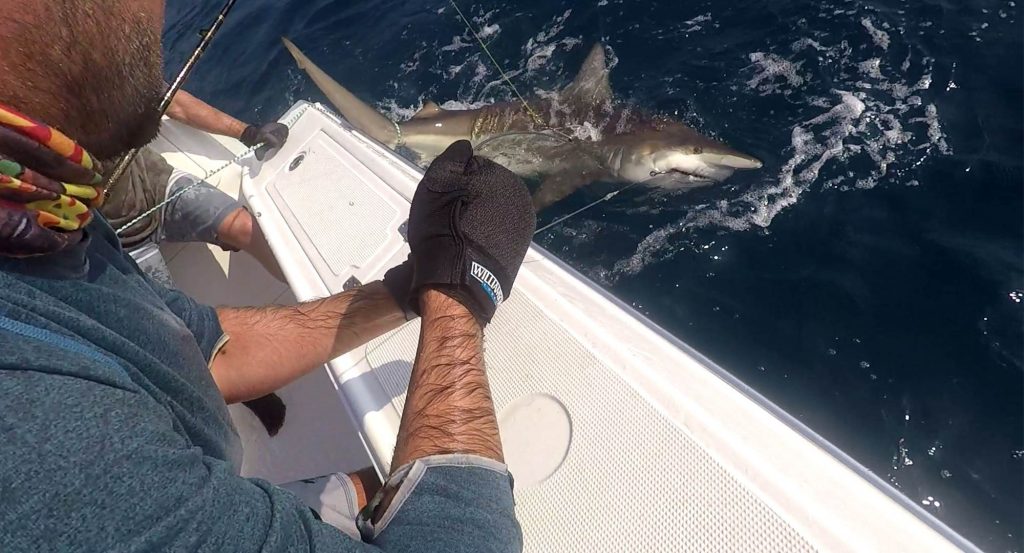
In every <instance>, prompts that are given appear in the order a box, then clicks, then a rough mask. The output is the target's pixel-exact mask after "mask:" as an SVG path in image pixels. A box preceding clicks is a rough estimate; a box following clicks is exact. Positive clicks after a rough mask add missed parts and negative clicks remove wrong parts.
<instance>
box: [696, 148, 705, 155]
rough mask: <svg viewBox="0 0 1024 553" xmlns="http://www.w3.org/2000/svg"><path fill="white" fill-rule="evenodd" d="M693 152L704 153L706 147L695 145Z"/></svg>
mask: <svg viewBox="0 0 1024 553" xmlns="http://www.w3.org/2000/svg"><path fill="white" fill-rule="evenodd" d="M693 153H695V154H697V155H700V154H703V153H704V148H701V147H700V146H694V148H693Z"/></svg>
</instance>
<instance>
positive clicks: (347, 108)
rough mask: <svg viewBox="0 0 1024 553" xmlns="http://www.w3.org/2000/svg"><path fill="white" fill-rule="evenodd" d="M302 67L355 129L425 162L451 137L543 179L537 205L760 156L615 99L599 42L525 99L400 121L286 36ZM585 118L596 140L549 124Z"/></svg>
mask: <svg viewBox="0 0 1024 553" xmlns="http://www.w3.org/2000/svg"><path fill="white" fill-rule="evenodd" d="M282 40H283V41H284V44H285V47H286V48H287V49H288V51H289V52H291V54H292V56H294V57H295V60H296V62H297V63H298V65H299V67H300V68H301V69H303V70H305V71H306V73H307V74H308V75H309V76H310V78H312V80H313V82H314V83H316V85H317V86H318V87H319V88H320V90H321V91H322V92H323V93H324V94H325V95H326V96H327V98H328V99H329V100H330V101H331V103H332V104H333V105H334V106H335V108H337V109H338V111H339V112H340V113H341V115H342V116H344V117H345V119H347V120H348V121H349V122H350V123H351V124H352V125H353V126H354V127H356V128H357V129H359V130H360V131H361V132H363V133H365V134H367V135H369V136H370V137H372V138H374V139H376V140H377V141H379V142H381V143H382V144H384V145H386V146H388V147H390V148H392V149H394V148H397V147H399V146H405V147H407V148H409V149H410V150H412V151H413V152H415V153H416V154H417V155H418V156H419V157H420V160H421V162H423V163H428V162H429V161H431V160H433V159H434V158H435V157H436V156H437V155H439V154H440V153H441V152H443V151H444V150H445V149H446V148H447V147H448V146H449V145H451V144H452V143H453V142H455V141H457V140H469V141H470V142H471V143H472V144H473V146H474V148H475V150H476V151H477V153H478V154H480V155H483V156H486V157H489V158H492V159H494V160H495V161H497V162H499V163H501V164H503V165H505V166H506V167H508V168H509V169H511V170H512V171H514V172H516V173H517V174H519V175H521V176H524V177H532V178H539V179H540V180H541V186H540V188H539V189H538V190H537V192H536V193H535V194H534V205H535V206H536V207H537V208H538V209H542V208H544V207H547V206H549V205H551V204H553V203H555V202H557V201H558V200H560V199H562V198H564V197H566V196H568V195H569V194H571V193H572V192H574V191H575V190H577V189H578V188H580V187H582V186H585V185H587V184H589V183H591V182H595V181H617V182H625V183H645V184H651V185H656V186H662V187H668V188H694V187H698V186H706V185H709V184H714V183H717V182H721V181H723V180H725V179H726V178H728V177H729V176H731V175H732V174H733V172H734V171H736V170H738V169H758V168H760V167H761V162H760V161H759V160H758V159H756V158H754V157H752V156H749V155H747V154H743V153H740V152H738V151H736V150H733V149H732V148H730V147H729V146H727V145H726V144H724V143H722V142H719V141H717V140H715V139H712V138H709V137H707V136H704V135H702V134H701V133H699V132H697V131H696V130H694V129H692V128H690V127H688V126H686V125H685V124H683V123H682V122H680V121H676V120H673V119H669V118H665V117H658V116H650V115H647V114H645V113H643V112H642V111H641V110H638V109H636V108H634V107H632V106H629V105H621V104H619V105H617V104H615V103H614V102H613V97H612V90H611V85H610V82H609V71H608V66H607V62H606V59H605V50H604V46H603V45H601V44H596V45H595V46H594V47H593V49H592V50H591V51H590V53H589V55H588V56H587V59H586V61H584V63H583V67H582V68H581V69H580V71H579V73H578V74H577V76H576V78H575V79H574V80H573V82H572V84H570V85H569V86H567V87H566V88H564V89H563V90H562V91H561V92H560V93H559V94H557V95H554V96H552V97H550V98H532V99H529V100H527V102H526V103H527V105H528V106H529V107H528V108H527V106H524V105H523V103H519V102H497V103H494V104H491V105H487V106H484V107H481V108H478V109H467V110H446V109H442V108H441V107H439V106H438V105H437V104H435V103H434V102H427V103H426V104H425V105H424V106H423V108H422V109H421V110H420V111H419V112H418V113H417V114H416V115H415V116H413V118H412V119H410V120H408V121H404V122H400V123H396V122H393V121H391V120H390V119H388V118H386V117H385V116H383V115H381V114H380V113H379V112H377V110H375V109H374V108H372V107H370V106H369V105H367V104H366V103H365V102H363V101H361V100H360V99H359V98H357V97H356V96H355V95H353V94H352V93H351V92H349V91H348V89H346V88H345V87H343V86H342V85H340V84H338V82H337V81H335V80H334V79H333V78H331V77H330V76H329V75H327V74H326V73H325V72H324V71H323V70H322V69H320V68H319V67H317V66H316V64H314V63H313V62H312V61H310V59H309V58H308V57H306V56H305V54H303V53H302V52H301V51H300V50H299V49H298V48H297V47H296V46H295V45H294V44H293V43H292V42H291V41H289V40H288V39H286V38H285V39H282ZM583 125H590V127H591V129H592V130H593V131H596V132H595V133H594V134H595V136H596V137H597V138H596V139H594V140H583V139H573V140H568V139H566V138H565V137H564V135H562V134H561V133H558V132H552V129H560V128H578V127H580V126H583Z"/></svg>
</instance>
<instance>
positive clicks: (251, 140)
mask: <svg viewBox="0 0 1024 553" xmlns="http://www.w3.org/2000/svg"><path fill="white" fill-rule="evenodd" d="M238 140H239V141H240V142H241V143H242V144H245V145H246V146H247V147H249V148H252V147H253V146H255V145H257V144H260V143H263V146H260V148H259V149H258V150H256V159H258V160H260V161H263V158H265V157H267V152H269V151H271V150H277V149H279V148H280V147H281V146H284V143H285V142H287V141H288V125H285V124H284V123H267V124H266V125H261V126H259V127H257V126H255V125H249V126H248V127H246V128H245V130H244V131H242V136H241V137H239V139H238Z"/></svg>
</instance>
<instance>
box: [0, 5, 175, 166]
mask: <svg viewBox="0 0 1024 553" xmlns="http://www.w3.org/2000/svg"><path fill="white" fill-rule="evenodd" d="M0 11H2V12H3V13H4V17H3V18H0V40H2V41H3V44H4V47H3V48H2V49H0V74H2V75H3V78H2V79H0V103H4V104H7V105H10V106H11V107H13V108H15V109H17V110H19V111H22V112H24V113H25V114H26V115H29V116H31V117H35V118H36V119H39V120H41V121H42V122H44V123H47V124H49V125H52V126H54V127H56V128H58V129H60V130H61V131H63V132H64V133H65V134H67V135H68V136H70V137H71V138H73V139H75V140H77V141H78V142H79V143H80V144H82V146H84V147H85V148H86V149H87V150H89V151H90V152H92V154H93V155H94V156H96V157H97V158H99V159H111V158H115V157H117V156H118V155H120V154H122V153H124V152H126V151H128V150H129V149H131V148H134V147H138V146H142V145H144V144H146V143H148V142H149V141H151V140H152V139H153V138H154V137H155V136H156V133H157V130H158V129H159V124H160V122H159V117H158V113H157V106H158V105H159V103H160V98H161V96H162V95H163V92H164V88H165V83H164V80H163V74H162V71H161V69H162V67H161V66H162V56H161V50H160V32H161V30H162V26H163V2H162V1H161V0H18V1H15V0H0Z"/></svg>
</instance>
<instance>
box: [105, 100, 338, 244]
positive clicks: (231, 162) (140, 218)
mask: <svg viewBox="0 0 1024 553" xmlns="http://www.w3.org/2000/svg"><path fill="white" fill-rule="evenodd" d="M311 108H312V109H315V110H317V111H320V112H321V113H324V114H326V115H330V116H331V117H334V115H333V114H331V113H329V112H328V111H326V110H325V109H324V108H322V107H320V105H318V104H306V105H305V106H303V107H302V109H300V110H299V111H298V112H296V113H295V115H293V116H292V117H291V118H289V119H288V121H287V122H286V123H285V125H286V126H287V127H288V129H289V130H291V128H292V127H293V126H295V123H297V122H298V121H299V118H300V117H302V114H304V113H306V110H308V109H311ZM261 147H263V144H262V143H260V144H256V145H255V146H253V147H251V148H248V149H247V150H245V151H244V152H242V153H240V154H238V155H237V156H235V157H233V158H231V159H230V160H228V161H227V162H225V163H224V164H223V165H221V166H219V167H217V168H216V169H214V170H212V171H207V172H206V173H205V174H204V175H203V176H202V177H200V178H199V180H197V181H196V182H194V183H192V184H190V185H188V186H186V187H184V188H182V189H181V190H178V191H177V192H175V193H174V194H171V195H170V196H167V197H166V198H165V199H164V201H162V202H160V203H158V204H156V205H155V206H153V207H152V208H150V209H147V210H146V211H144V212H142V214H141V215H139V216H138V217H136V218H134V219H132V220H131V221H128V222H127V223H125V224H124V225H121V227H120V228H118V229H117V230H116V231H115V234H117V235H118V236H120V235H121V234H123V233H124V232H125V231H126V230H128V229H129V228H131V227H132V226H134V225H136V224H138V223H139V222H140V221H143V220H145V218H146V217H149V216H150V215H152V214H154V213H156V212H158V211H160V210H161V209H163V208H164V206H166V205H167V204H169V203H171V202H173V201H174V200H177V199H178V198H180V197H181V196H182V195H184V194H185V193H186V192H188V191H189V190H192V189H193V188H195V187H197V186H199V185H200V184H202V183H204V182H206V181H207V180H208V179H209V178H210V177H212V176H214V175H216V174H217V173H220V172H221V171H223V170H225V169H227V168H228V167H231V166H232V165H235V164H236V163H238V162H239V161H241V160H242V159H244V158H245V157H246V156H249V155H251V154H252V153H253V152H255V151H256V150H258V149H260V148H261ZM186 155H187V154H186Z"/></svg>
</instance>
